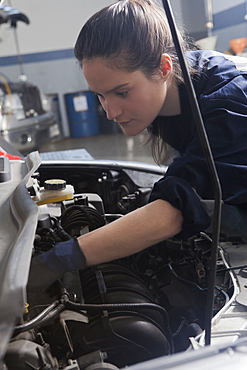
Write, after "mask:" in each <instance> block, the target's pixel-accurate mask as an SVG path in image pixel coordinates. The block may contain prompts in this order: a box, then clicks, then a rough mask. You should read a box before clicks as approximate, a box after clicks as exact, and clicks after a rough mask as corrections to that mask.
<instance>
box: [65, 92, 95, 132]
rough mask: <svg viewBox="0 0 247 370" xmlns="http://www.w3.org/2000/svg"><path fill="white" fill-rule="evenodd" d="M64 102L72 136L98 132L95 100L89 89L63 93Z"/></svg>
mask: <svg viewBox="0 0 247 370" xmlns="http://www.w3.org/2000/svg"><path fill="white" fill-rule="evenodd" d="M64 98H65V104H66V110H67V115H68V120H69V125H70V134H71V136H72V137H84V136H93V135H98V134H99V118H98V111H97V100H96V97H95V95H94V94H93V93H92V92H91V91H80V92H76V93H72V94H65V95H64Z"/></svg>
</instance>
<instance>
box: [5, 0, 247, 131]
mask: <svg viewBox="0 0 247 370" xmlns="http://www.w3.org/2000/svg"><path fill="white" fill-rule="evenodd" d="M158 1H159V2H160V3H161V0H158ZM207 1H212V5H213V19H214V29H213V31H212V32H213V34H216V35H218V43H217V50H219V51H224V50H226V49H227V48H228V47H229V46H228V41H229V39H230V38H235V37H242V36H245V35H246V34H247V32H246V31H247V23H246V20H244V19H242V18H244V15H245V14H246V12H245V9H246V8H245V4H246V1H243V0H235V1H234V2H233V1H232V0H170V3H171V6H172V9H173V11H174V16H175V19H176V20H177V21H178V22H179V23H180V24H182V25H184V24H185V26H186V28H187V29H188V30H189V32H190V34H191V35H192V36H194V37H195V38H196V39H198V38H201V37H205V36H206V31H205V14H204V10H205V8H206V4H207ZM111 2H112V1H111V0H90V1H88V0H69V1H68V0H42V1H38V0H5V1H4V4H8V5H10V6H12V7H13V8H16V9H19V10H20V11H22V12H23V13H24V14H26V15H27V16H28V18H29V19H30V24H29V25H26V24H25V23H23V22H18V25H17V30H16V35H17V38H18V43H19V48H20V53H21V56H22V57H21V61H22V68H21V67H20V65H19V63H18V57H17V48H16V44H15V32H14V30H13V29H11V28H10V27H9V25H8V24H3V25H1V26H0V74H2V75H3V76H6V77H8V78H9V79H11V80H17V79H18V76H19V75H20V74H22V72H23V73H24V74H25V75H27V78H28V81H29V82H32V83H34V84H37V85H38V86H39V87H41V88H42V89H43V90H44V91H45V93H47V94H50V95H51V96H55V95H57V96H58V102H59V109H60V114H61V126H62V131H63V135H64V136H69V125H68V120H67V114H66V107H65V103H64V94H66V93H74V92H76V91H82V90H86V89H87V83H86V81H85V79H84V77H83V74H82V72H81V70H80V68H79V66H78V64H77V63H76V60H75V58H74V55H73V45H74V43H75V41H76V38H77V35H78V33H79V31H80V29H81V27H82V25H83V24H84V23H85V21H86V20H87V19H88V18H89V17H90V16H91V15H92V14H93V13H95V12H96V11H97V10H99V9H101V8H102V7H103V6H107V5H108V4H110V3H111ZM233 3H234V4H233ZM239 12H241V13H240V15H239ZM233 14H236V15H234V16H233ZM239 16H240V18H241V17H242V18H241V20H239ZM195 20H196V22H195ZM22 69H23V71H22Z"/></svg>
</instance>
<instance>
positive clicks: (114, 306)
mask: <svg viewBox="0 0 247 370" xmlns="http://www.w3.org/2000/svg"><path fill="white" fill-rule="evenodd" d="M65 308H66V309H69V310H72V311H80V310H85V311H90V310H96V311H104V310H107V311H116V310H123V309H126V308H127V309H130V310H131V309H145V308H146V309H151V310H155V311H158V312H159V313H160V314H161V316H162V317H163V319H164V326H165V330H167V332H168V333H169V341H170V343H171V348H172V353H173V352H174V348H173V340H172V332H171V328H170V326H169V318H168V314H167V312H166V310H165V309H164V308H163V307H162V306H158V305H156V304H154V303H109V304H81V303H74V302H71V301H67V302H65Z"/></svg>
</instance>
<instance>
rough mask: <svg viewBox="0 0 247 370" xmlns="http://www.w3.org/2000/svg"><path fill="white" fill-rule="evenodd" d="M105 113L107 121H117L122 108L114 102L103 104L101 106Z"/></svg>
mask: <svg viewBox="0 0 247 370" xmlns="http://www.w3.org/2000/svg"><path fill="white" fill-rule="evenodd" d="M103 108H104V110H105V111H106V116H107V118H108V119H109V120H111V121H112V120H114V119H117V117H119V116H121V114H122V113H123V110H122V108H121V107H120V106H119V105H118V104H116V103H114V102H105V104H104V106H103Z"/></svg>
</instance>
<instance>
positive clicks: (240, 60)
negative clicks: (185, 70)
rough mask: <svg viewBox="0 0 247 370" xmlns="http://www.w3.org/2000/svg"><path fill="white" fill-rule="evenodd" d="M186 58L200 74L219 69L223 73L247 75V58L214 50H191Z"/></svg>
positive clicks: (186, 54)
mask: <svg viewBox="0 0 247 370" xmlns="http://www.w3.org/2000/svg"><path fill="white" fill-rule="evenodd" d="M185 58H186V60H187V62H188V63H189V64H190V65H191V67H193V69H196V70H197V71H198V72H200V71H203V72H205V71H210V70H212V69H214V70H216V69H217V71H218V72H221V73H223V72H225V73H243V74H247V58H246V57H241V56H237V55H228V54H224V53H220V52H218V51H214V50H190V51H187V52H186V53H185Z"/></svg>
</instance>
